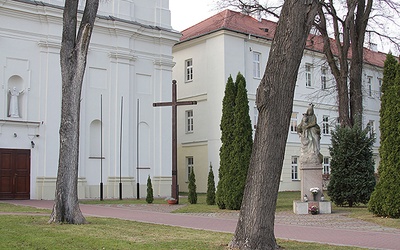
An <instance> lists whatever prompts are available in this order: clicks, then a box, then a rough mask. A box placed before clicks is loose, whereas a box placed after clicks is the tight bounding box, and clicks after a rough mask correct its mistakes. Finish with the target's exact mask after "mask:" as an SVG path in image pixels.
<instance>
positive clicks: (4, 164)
mask: <svg viewBox="0 0 400 250" xmlns="http://www.w3.org/2000/svg"><path fill="white" fill-rule="evenodd" d="M30 162H31V151H30V150H29V149H0V199H1V200H7V199H15V200H29V199H30V169H31V168H30Z"/></svg>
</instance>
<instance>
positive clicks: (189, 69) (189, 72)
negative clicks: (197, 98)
mask: <svg viewBox="0 0 400 250" xmlns="http://www.w3.org/2000/svg"><path fill="white" fill-rule="evenodd" d="M185 81H186V82H190V81H193V61H192V59H188V60H186V61H185Z"/></svg>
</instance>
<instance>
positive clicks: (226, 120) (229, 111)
mask: <svg viewBox="0 0 400 250" xmlns="http://www.w3.org/2000/svg"><path fill="white" fill-rule="evenodd" d="M236 91H237V88H236V86H235V83H234V82H233V79H232V76H229V77H228V81H227V83H226V86H225V95H224V99H223V100H222V117H221V124H220V129H221V143H222V146H221V148H220V151H219V158H220V166H219V171H218V177H219V181H218V185H217V192H216V201H217V204H218V207H219V208H220V209H224V208H225V203H226V201H225V197H226V190H227V188H228V187H226V176H225V173H227V172H228V169H229V167H230V166H231V165H232V157H231V152H232V151H233V145H232V142H233V139H234V135H233V130H234V126H233V124H234V109H235V99H236Z"/></svg>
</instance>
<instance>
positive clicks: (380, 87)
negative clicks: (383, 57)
mask: <svg viewBox="0 0 400 250" xmlns="http://www.w3.org/2000/svg"><path fill="white" fill-rule="evenodd" d="M378 84H379V98H381V97H382V78H378Z"/></svg>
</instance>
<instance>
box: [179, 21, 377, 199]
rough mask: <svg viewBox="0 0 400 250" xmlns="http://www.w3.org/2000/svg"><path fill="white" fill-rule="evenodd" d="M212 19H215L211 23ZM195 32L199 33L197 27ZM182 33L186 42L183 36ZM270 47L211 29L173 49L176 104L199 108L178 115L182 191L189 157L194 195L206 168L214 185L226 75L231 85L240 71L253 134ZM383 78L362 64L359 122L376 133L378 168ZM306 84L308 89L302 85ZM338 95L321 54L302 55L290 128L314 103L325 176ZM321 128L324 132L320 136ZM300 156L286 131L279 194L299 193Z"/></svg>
mask: <svg viewBox="0 0 400 250" xmlns="http://www.w3.org/2000/svg"><path fill="white" fill-rule="evenodd" d="M221 16H222V15H221ZM228 18H229V17H228ZM233 19H234V18H232V20H233ZM211 20H214V19H213V18H211ZM232 22H233V21H232ZM255 22H257V21H255ZM209 23H212V21H209ZM243 23H245V21H243ZM199 25H201V24H199ZM256 25H257V24H256ZM204 26H205V24H204ZM194 27H195V26H194ZM190 29H191V28H189V30H190ZM193 29H194V30H196V31H197V30H198V29H199V28H198V27H196V28H193ZM256 29H257V28H256ZM183 33H184V37H185V31H184V32H183ZM270 46H271V40H270V39H265V38H262V37H260V36H253V35H252V34H250V33H246V32H235V31H232V30H231V29H225V28H222V29H216V30H212V29H211V31H210V30H209V31H208V32H207V33H205V34H200V35H197V36H195V37H191V38H188V39H187V40H185V39H184V40H183V41H181V42H180V43H178V44H177V45H175V46H174V48H173V56H174V62H175V63H176V65H175V67H174V71H173V78H174V79H176V80H177V82H178V97H179V100H196V101H197V102H198V105H197V106H193V107H181V108H180V109H179V111H178V114H179V122H178V123H179V128H178V148H179V150H178V170H179V171H178V172H179V173H180V175H179V183H180V190H181V191H185V190H187V173H188V163H187V162H188V161H187V160H188V158H190V159H191V161H192V165H193V169H194V171H195V174H196V185H197V191H198V192H206V191H207V175H208V170H209V168H208V167H209V165H210V163H211V164H212V166H213V170H214V175H215V179H216V183H217V182H218V168H219V149H220V147H221V141H220V138H221V132H220V122H221V115H222V99H223V97H224V90H225V84H226V82H227V79H228V77H229V75H232V77H233V79H234V80H235V78H236V75H237V73H238V72H241V73H242V74H243V75H244V76H245V78H246V82H247V91H248V99H249V108H250V118H251V119H252V123H253V126H254V129H256V126H255V125H256V120H257V109H256V108H255V99H256V89H257V87H258V85H259V83H260V81H261V77H263V73H264V70H265V67H266V62H267V59H268V55H269V50H270ZM187 60H191V61H192V70H193V72H192V74H193V79H192V80H190V81H186V78H185V77H186V74H187V72H186V65H185V61H187ZM258 62H259V68H258ZM323 69H324V70H323ZM322 72H323V73H322ZM306 75H307V76H306ZM382 75H383V69H382V68H381V67H378V66H376V65H369V64H366V65H365V67H364V75H363V81H364V83H365V84H364V92H365V93H364V100H363V101H364V103H363V104H364V121H363V122H364V125H366V124H367V123H368V122H369V121H374V130H375V132H376V133H377V140H376V142H375V144H374V154H375V158H376V159H375V160H376V165H377V163H378V158H377V157H378V151H377V149H378V147H379V108H380V100H379V79H382ZM323 76H325V77H324V79H326V86H324V88H325V89H322V87H321V86H322V82H323V81H324V80H321V79H323ZM368 79H370V80H371V84H372V85H371V86H372V91H371V95H370V96H369V94H368V91H369V87H368V86H367V82H368ZM307 80H309V81H307ZM307 84H308V85H309V86H306V85H307ZM336 95H337V94H336V89H335V83H334V78H333V76H332V75H331V74H330V69H329V67H328V65H327V64H326V63H325V60H324V55H323V54H322V53H319V52H315V51H311V50H305V52H304V57H303V59H302V62H301V65H300V68H299V72H298V79H297V83H296V90H295V97H294V105H293V119H292V122H293V125H297V124H299V123H300V120H301V117H302V114H303V113H305V111H306V110H307V107H308V104H309V103H310V102H312V103H314V104H315V113H316V115H317V120H318V124H319V126H320V127H321V134H322V135H321V153H322V154H323V155H324V157H326V159H325V167H326V171H329V146H330V143H331V136H330V131H331V130H332V129H334V127H335V125H336V124H337V123H336V121H337V117H338V113H337V102H336ZM188 110H193V131H190V132H187V129H186V127H185V126H186V123H187V121H186V116H185V112H186V111H188ZM323 123H324V124H323ZM323 126H324V128H325V131H323ZM294 127H295V126H294ZM327 129H329V131H327ZM322 132H325V133H322ZM298 156H300V139H299V136H298V134H297V133H296V131H291V129H290V127H289V128H288V140H287V145H286V152H285V159H284V163H283V170H282V176H281V184H280V189H279V190H280V191H286V190H300V179H301V177H300V171H299V166H298V165H297V162H296V160H297V158H296V157H298ZM292 170H293V171H292Z"/></svg>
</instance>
